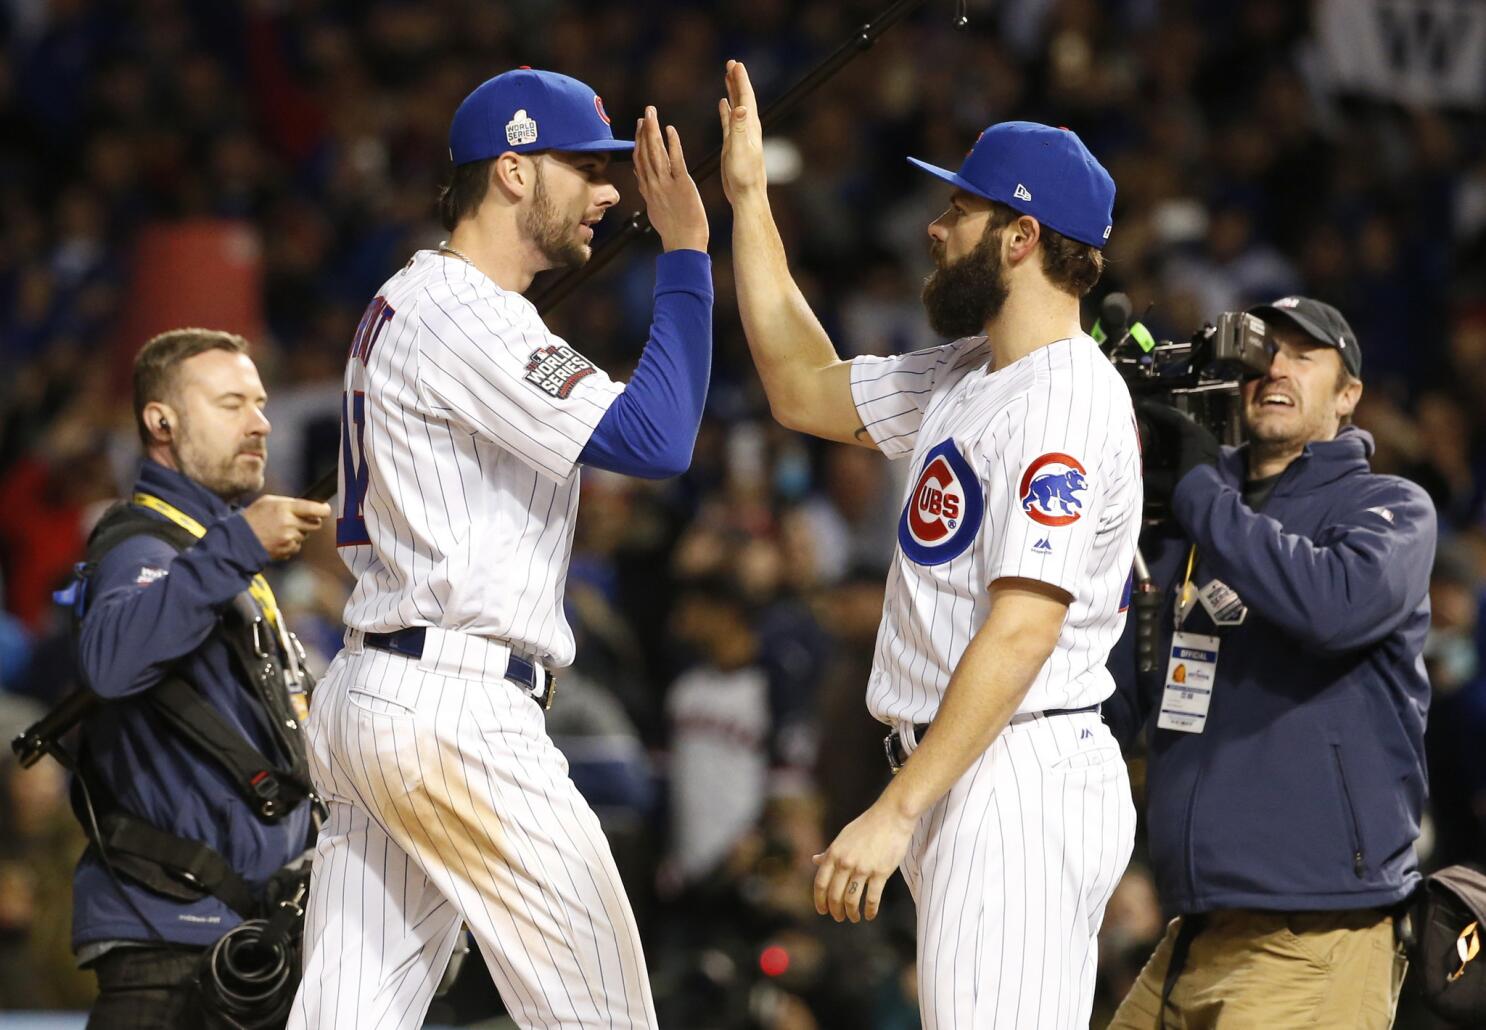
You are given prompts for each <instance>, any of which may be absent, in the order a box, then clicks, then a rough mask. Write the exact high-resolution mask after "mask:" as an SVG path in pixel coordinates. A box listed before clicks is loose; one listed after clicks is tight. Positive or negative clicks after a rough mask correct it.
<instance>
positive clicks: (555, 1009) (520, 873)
mask: <svg viewBox="0 0 1486 1030" xmlns="http://www.w3.org/2000/svg"><path fill="white" fill-rule="evenodd" d="M458 639H459V635H457V634H437V631H430V645H429V646H428V647H426V648H425V651H424V658H423V659H422V660H414V659H411V658H405V657H402V656H400V655H396V654H391V653H388V652H385V651H380V650H375V649H370V648H368V649H365V650H362V649H360V647H359V634H354V633H353V634H351V642H350V644H349V645H348V647H347V648H346V649H345V650H343V651H342V652H341V653H340V654H339V655H338V656H337V657H336V659H335V661H334V662H333V663H332V664H331V667H330V669H329V671H328V672H327V674H326V676H325V679H324V680H323V681H322V682H321V683H320V685H319V687H318V688H317V689H316V690H315V694H314V699H313V704H312V710H311V714H310V720H309V724H308V729H307V740H308V744H309V751H310V768H311V772H312V775H313V777H314V781H315V785H316V787H317V788H318V790H319V791H320V793H321V796H322V797H324V799H325V801H326V803H327V804H328V806H329V809H330V818H329V820H328V821H327V822H326V823H325V825H324V826H323V827H322V828H321V830H320V837H319V842H318V844H317V846H316V849H315V864H314V871H313V876H312V879H311V882H310V896H309V907H308V910H307V914H306V924H305V959H304V981H303V983H302V984H301V986H300V989H299V994H298V996H297V997H296V998H295V1000H294V1007H293V1011H292V1013H291V1016H290V1020H289V1027H290V1028H291V1030H305V1028H324V1030H384V1028H385V1030H391V1028H416V1027H421V1026H422V1025H423V1019H424V1016H425V1014H426V1013H427V1010H428V1006H429V1003H430V1001H431V1000H432V997H433V992H434V989H435V987H436V986H437V984H438V981H439V979H440V977H441V976H442V974H443V971H444V968H445V966H446V965H447V963H448V960H449V955H450V952H451V951H452V949H453V947H454V942H455V939H456V936H457V934H458V932H459V926H460V922H461V920H462V921H464V922H466V923H468V924H469V926H470V928H471V929H472V930H473V932H474V935H475V938H476V939H477V940H478V941H479V944H480V951H481V953H482V954H483V955H484V956H485V958H486V961H487V963H488V964H489V967H490V974H491V976H492V977H493V979H494V980H495V984H496V986H497V987H498V988H499V989H500V993H501V997H502V999H503V1000H504V1001H505V1003H506V1007H507V1008H508V1010H509V1011H510V1014H511V1016H512V1017H513V1018H514V1019H515V1020H516V1022H517V1023H519V1024H520V1025H521V1026H522V1027H551V1028H563V1030H567V1028H573V1030H576V1028H579V1027H583V1028H588V1027H600V1026H602V1027H616V1028H629V1027H646V1028H649V1027H654V1026H655V1025H656V1019H655V1005H654V1002H653V1001H652V999H651V994H650V984H649V980H648V977H647V974H646V970H645V958H644V955H643V954H642V952H641V950H640V938H639V934H638V932H637V931H636V928H635V921H634V916H633V914H632V912H631V910H630V906H629V902H628V899H627V898H626V897H625V894H624V888H623V885H622V884H621V883H620V879H619V873H618V871H617V869H616V868H615V865H614V860H613V856H612V855H611V853H610V850H609V845H608V842H607V841H606V840H605V838H604V835H603V832H602V830H601V829H600V828H599V822H598V819H597V818H596V817H595V816H594V814H593V812H592V811H591V810H590V809H589V807H588V805H587V803H586V802H585V801H584V800H583V798H582V797H581V796H580V795H579V793H578V791H577V789H576V788H575V787H574V786H573V783H572V781H571V780H570V779H569V778H568V775H567V773H568V767H567V762H566V760H565V759H564V758H563V756H562V754H561V753H560V752H559V751H558V750H557V749H556V748H555V747H554V746H553V745H552V741H551V740H550V739H549V738H548V736H547V733H546V728H545V726H544V722H543V712H542V710H541V709H540V708H539V707H538V705H537V704H536V702H535V701H533V700H532V699H531V698H530V697H528V696H527V695H526V694H524V693H523V692H522V691H521V689H520V688H519V687H517V686H515V685H514V684H512V683H510V682H508V681H506V680H505V679H503V678H502V676H501V675H499V674H498V673H496V672H495V671H494V670H496V669H500V670H501V671H503V670H504V668H505V662H504V658H503V657H501V656H498V655H492V654H490V653H480V650H479V649H477V648H465V647H463V645H461V646H459V647H455V646H442V647H436V646H434V644H435V642H436V641H443V642H444V643H446V644H447V643H451V642H453V641H456V640H458ZM463 639H464V640H470V639H472V638H463ZM482 643H483V642H482ZM501 650H502V652H503V651H504V649H501ZM431 652H432V653H433V657H430V653H431ZM496 659H499V660H496ZM486 670H489V672H488V673H487V672H486Z"/></svg>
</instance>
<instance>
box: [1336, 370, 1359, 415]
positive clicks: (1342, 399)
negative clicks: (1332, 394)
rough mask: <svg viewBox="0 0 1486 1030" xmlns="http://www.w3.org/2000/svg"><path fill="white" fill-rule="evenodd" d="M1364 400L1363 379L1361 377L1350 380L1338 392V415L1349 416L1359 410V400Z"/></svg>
mask: <svg viewBox="0 0 1486 1030" xmlns="http://www.w3.org/2000/svg"><path fill="white" fill-rule="evenodd" d="M1360 400H1362V381H1361V380H1360V379H1351V380H1348V382H1347V385H1346V386H1343V387H1342V388H1341V389H1340V390H1338V391H1337V393H1336V417H1337V418H1339V419H1341V418H1347V417H1349V416H1350V415H1351V414H1352V412H1354V411H1356V410H1357V402H1358V401H1360Z"/></svg>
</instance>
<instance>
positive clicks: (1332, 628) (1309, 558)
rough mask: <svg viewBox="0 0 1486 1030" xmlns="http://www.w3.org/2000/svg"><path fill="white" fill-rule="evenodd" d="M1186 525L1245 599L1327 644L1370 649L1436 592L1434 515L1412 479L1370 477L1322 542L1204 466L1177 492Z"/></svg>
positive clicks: (1297, 632) (1293, 631)
mask: <svg viewBox="0 0 1486 1030" xmlns="http://www.w3.org/2000/svg"><path fill="white" fill-rule="evenodd" d="M1172 510H1173V513H1174V514H1175V515H1176V520H1177V522H1178V523H1179V524H1180V525H1181V526H1182V528H1183V529H1184V530H1186V532H1187V534H1188V535H1189V536H1190V537H1191V538H1192V541H1193V543H1195V544H1196V545H1197V547H1198V550H1199V551H1200V552H1201V554H1202V558H1203V560H1204V561H1205V562H1206V563H1207V565H1208V567H1209V568H1211V569H1212V571H1213V572H1214V573H1215V574H1216V575H1217V576H1218V578H1220V579H1222V580H1223V581H1224V582H1225V583H1227V584H1228V585H1229V586H1230V587H1232V588H1233V589H1234V590H1236V591H1238V594H1239V596H1240V597H1242V598H1243V600H1244V602H1245V603H1246V604H1247V605H1248V606H1249V607H1250V608H1252V609H1254V610H1255V611H1257V612H1261V613H1263V615H1264V617H1265V618H1266V619H1267V620H1269V621H1270V622H1273V623H1274V624H1276V625H1278V626H1280V627H1282V628H1283V629H1284V630H1285V632H1286V633H1288V634H1289V635H1290V636H1292V637H1293V638H1295V639H1297V640H1299V641H1301V642H1302V643H1305V644H1308V645H1310V646H1312V647H1315V648H1318V649H1320V650H1321V651H1325V652H1332V653H1339V652H1343V651H1350V650H1354V649H1356V648H1360V647H1366V646H1367V645H1369V644H1372V643H1375V642H1376V641H1378V640H1381V639H1383V638H1384V637H1386V636H1387V635H1388V634H1390V633H1392V632H1393V631H1394V630H1395V629H1397V628H1398V627H1399V626H1400V625H1401V624H1402V623H1403V621H1404V620H1405V619H1407V618H1408V617H1409V616H1410V615H1411V614H1412V613H1413V612H1414V610H1415V609H1416V608H1417V607H1418V606H1419V604H1420V602H1422V601H1423V600H1424V598H1425V596H1426V595H1427V594H1428V593H1429V572H1430V568H1431V566H1432V565H1433V564H1434V545H1435V532H1436V529H1435V526H1436V523H1435V512H1434V505H1433V503H1432V502H1431V501H1430V500H1429V495H1428V494H1426V493H1425V492H1424V491H1423V490H1422V489H1420V488H1419V487H1417V486H1415V485H1414V484H1412V483H1408V482H1406V481H1404V480H1400V479H1394V478H1392V477H1383V476H1377V477H1370V482H1369V483H1368V484H1367V485H1366V486H1364V487H1363V488H1362V489H1360V490H1357V491H1355V493H1354V494H1353V495H1352V496H1350V497H1349V498H1348V500H1347V503H1346V505H1345V506H1344V507H1343V508H1342V510H1341V511H1340V512H1338V514H1337V517H1336V521H1335V522H1334V523H1333V524H1332V525H1331V526H1328V527H1327V528H1326V529H1325V530H1324V531H1322V532H1321V533H1318V534H1317V535H1316V538H1315V539H1310V538H1308V537H1304V536H1300V535H1299V534H1296V533H1287V532H1286V531H1285V529H1284V527H1283V526H1281V525H1280V523H1279V522H1278V521H1276V520H1275V519H1272V518H1270V517H1268V516H1267V515H1264V514H1261V513H1259V512H1256V511H1254V510H1253V509H1252V508H1250V507H1249V506H1248V505H1246V504H1244V502H1243V498H1242V496H1241V495H1240V494H1239V492H1238V491H1237V490H1235V489H1234V488H1233V487H1231V486H1228V485H1227V484H1226V483H1224V482H1223V481H1222V479H1221V478H1220V477H1219V475H1218V472H1217V470H1216V469H1213V468H1211V467H1200V468H1197V469H1194V470H1192V471H1191V472H1189V473H1188V474H1187V475H1186V476H1185V477H1183V479H1182V481H1181V482H1180V483H1178V484H1177V488H1176V491H1175V492H1174V493H1173V495H1172Z"/></svg>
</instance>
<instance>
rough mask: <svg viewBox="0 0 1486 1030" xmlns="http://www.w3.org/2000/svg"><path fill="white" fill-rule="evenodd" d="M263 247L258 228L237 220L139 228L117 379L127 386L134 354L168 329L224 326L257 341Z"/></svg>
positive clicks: (122, 308) (117, 349) (118, 343)
mask: <svg viewBox="0 0 1486 1030" xmlns="http://www.w3.org/2000/svg"><path fill="white" fill-rule="evenodd" d="M262 251H263V248H262V246H261V245H260V243H259V240H258V234H257V232H256V231H255V230H254V229H253V228H252V227H251V226H250V225H249V224H248V223H247V222H242V221H236V220H233V219H227V218H195V219H187V220H184V221H179V222H156V223H154V224H153V225H147V226H145V227H144V228H142V229H141V230H140V231H139V234H138V235H137V237H136V239H135V244H134V250H133V253H132V255H131V257H130V263H129V290H128V293H127V294H126V295H125V296H124V298H123V299H122V301H121V302H120V305H119V323H118V326H119V328H118V336H116V337H115V339H114V357H115V371H116V373H117V376H116V380H115V381H116V382H119V383H122V384H128V383H129V382H130V381H131V377H130V371H129V370H130V367H131V364H132V362H133V361H134V355H135V354H136V353H137V352H138V351H139V348H140V347H141V346H143V345H144V342H145V341H146V340H148V339H149V338H150V337H152V336H154V335H156V334H157V333H163V332H165V331H166V330H167V329H180V328H183V327H185V326H199V327H201V328H203V329H225V330H227V331H228V332H233V333H239V334H241V335H243V336H245V337H247V338H248V340H249V341H251V342H253V343H257V342H259V341H260V340H261V339H262V338H263V325H264V318H263V261H262ZM125 388H126V389H127V386H126V387H125Z"/></svg>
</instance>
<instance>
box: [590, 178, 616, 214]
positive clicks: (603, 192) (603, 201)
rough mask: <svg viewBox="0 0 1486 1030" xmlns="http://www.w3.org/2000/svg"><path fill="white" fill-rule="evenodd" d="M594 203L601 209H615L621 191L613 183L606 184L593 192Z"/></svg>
mask: <svg viewBox="0 0 1486 1030" xmlns="http://www.w3.org/2000/svg"><path fill="white" fill-rule="evenodd" d="M593 202H594V204H595V205H596V206H598V207H601V208H604V207H613V206H614V205H615V204H617V203H619V190H618V189H617V188H616V187H615V185H614V184H613V183H612V182H606V183H604V184H603V185H602V186H600V187H599V188H598V189H596V190H594V191H593Z"/></svg>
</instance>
